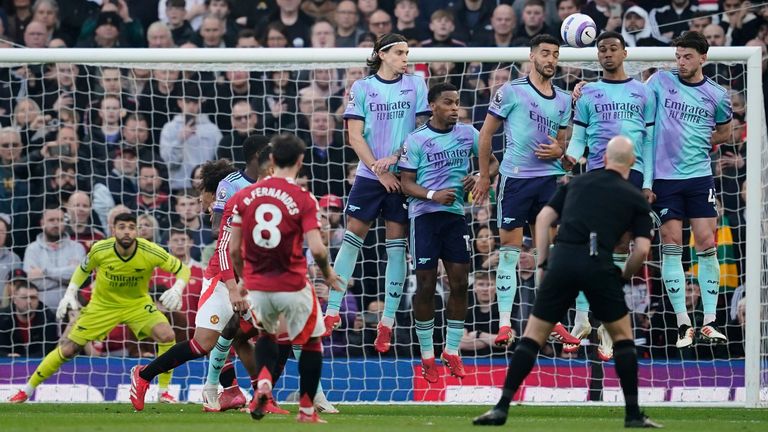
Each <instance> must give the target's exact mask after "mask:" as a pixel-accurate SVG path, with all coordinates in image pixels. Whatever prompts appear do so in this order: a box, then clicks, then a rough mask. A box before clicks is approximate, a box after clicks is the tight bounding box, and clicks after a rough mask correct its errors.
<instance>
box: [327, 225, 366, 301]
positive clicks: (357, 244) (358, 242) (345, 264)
mask: <svg viewBox="0 0 768 432" xmlns="http://www.w3.org/2000/svg"><path fill="white" fill-rule="evenodd" d="M362 247H363V239H361V238H360V237H358V236H356V235H355V234H353V233H352V232H350V231H347V232H345V233H344V241H343V242H342V243H341V248H340V249H339V253H338V254H337V255H336V261H334V262H333V269H334V270H335V271H336V274H338V275H339V279H341V283H342V285H343V286H342V288H343V290H342V291H336V290H331V292H330V293H329V294H328V307H327V309H326V311H325V314H326V315H333V316H336V315H338V314H339V309H340V308H341V301H342V300H343V299H344V294H346V293H347V283H348V282H349V278H351V277H352V273H353V272H354V271H355V265H356V264H357V256H358V255H359V254H360V248H362Z"/></svg>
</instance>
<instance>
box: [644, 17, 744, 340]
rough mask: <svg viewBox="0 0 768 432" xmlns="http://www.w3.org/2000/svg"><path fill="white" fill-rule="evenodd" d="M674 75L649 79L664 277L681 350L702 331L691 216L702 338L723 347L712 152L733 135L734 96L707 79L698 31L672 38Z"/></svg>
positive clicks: (705, 46)
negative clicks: (694, 307)
mask: <svg viewBox="0 0 768 432" xmlns="http://www.w3.org/2000/svg"><path fill="white" fill-rule="evenodd" d="M673 45H674V46H675V47H676V50H675V57H676V59H677V68H678V69H677V70H676V71H672V72H669V71H658V72H656V73H655V74H654V75H652V76H651V78H650V79H649V80H648V83H647V85H648V87H649V88H650V89H651V90H652V91H653V92H654V93H655V94H656V128H655V137H654V145H655V163H654V180H653V192H654V193H655V194H656V202H655V203H654V206H653V208H654V210H655V211H656V213H657V214H658V215H659V217H660V219H661V223H662V225H661V243H662V246H661V252H662V260H661V276H662V278H663V279H664V286H665V287H666V288H667V295H669V300H670V303H672V307H673V308H674V310H675V314H676V315H677V325H678V337H677V344H676V345H677V347H678V348H688V347H691V346H693V342H694V337H695V336H696V333H695V331H694V328H693V324H692V323H691V319H690V317H689V316H688V311H687V309H686V306H685V274H684V272H683V264H682V254H683V246H682V244H683V243H682V242H683V219H685V218H688V219H689V220H690V224H691V231H692V233H693V235H694V238H695V245H694V247H695V248H696V255H697V256H698V260H699V274H698V279H699V284H700V285H701V300H702V304H703V306H704V322H703V323H699V324H702V327H701V330H700V333H699V334H700V336H701V339H702V340H704V341H707V342H715V343H725V342H727V338H726V337H725V335H724V334H723V333H722V332H720V330H719V329H718V326H717V323H716V315H715V312H716V310H715V309H716V306H717V298H718V295H719V293H720V265H719V263H718V260H717V250H716V244H715V236H714V234H715V230H716V229H717V201H716V198H715V185H714V181H713V178H712V168H711V164H712V161H711V159H710V156H709V154H710V153H711V152H713V151H714V150H715V149H716V147H717V146H718V145H719V144H721V143H723V142H726V141H727V140H728V138H729V137H730V136H731V116H732V113H731V99H730V97H729V96H728V93H727V91H726V90H725V89H724V88H723V87H721V86H719V85H718V84H717V83H715V82H714V81H713V80H711V79H709V78H707V77H706V76H704V74H703V72H702V65H703V64H704V62H705V61H706V60H707V51H708V50H709V44H708V43H707V40H706V39H705V38H704V36H702V35H701V34H700V33H697V32H695V31H690V32H686V33H685V34H683V35H682V36H680V37H679V38H677V39H675V40H674V41H673Z"/></svg>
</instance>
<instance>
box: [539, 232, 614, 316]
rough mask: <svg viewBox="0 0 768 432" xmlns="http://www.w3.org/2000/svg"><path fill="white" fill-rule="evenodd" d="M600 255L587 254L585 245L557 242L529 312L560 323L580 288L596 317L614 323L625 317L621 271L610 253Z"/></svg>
mask: <svg viewBox="0 0 768 432" xmlns="http://www.w3.org/2000/svg"><path fill="white" fill-rule="evenodd" d="M601 255H605V256H601ZM601 255H598V256H595V257H591V256H589V250H588V248H587V245H571V244H562V243H558V244H556V245H555V247H554V248H553V249H552V253H551V255H550V257H549V259H548V260H547V261H548V265H547V267H548V269H547V272H546V274H545V275H544V280H542V281H541V286H540V287H539V289H538V290H537V291H536V300H535V302H534V304H533V312H532V314H533V315H535V316H536V317H537V318H540V319H543V320H544V321H547V322H550V323H556V322H559V321H560V320H562V319H563V316H564V315H565V314H566V312H568V309H569V308H570V307H571V305H572V304H573V301H574V300H575V299H576V296H577V295H578V294H579V291H584V295H586V296H587V300H589V305H590V309H591V310H592V314H593V315H594V317H595V319H598V320H600V321H603V322H613V321H616V320H618V319H620V318H622V317H624V315H626V314H627V312H629V309H627V303H626V301H625V300H624V280H623V279H622V277H621V270H620V269H619V268H618V267H617V266H616V265H615V264H613V259H612V256H611V254H610V253H608V254H604V253H601Z"/></svg>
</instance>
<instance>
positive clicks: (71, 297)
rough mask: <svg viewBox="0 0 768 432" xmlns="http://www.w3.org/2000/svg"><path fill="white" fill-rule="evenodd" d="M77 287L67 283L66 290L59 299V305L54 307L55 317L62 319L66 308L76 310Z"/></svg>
mask: <svg viewBox="0 0 768 432" xmlns="http://www.w3.org/2000/svg"><path fill="white" fill-rule="evenodd" d="M78 288H79V287H78V286H77V285H75V284H69V286H68V287H67V291H66V292H65V293H64V297H62V298H61V301H59V307H57V308H56V319H58V320H59V321H61V320H63V319H64V317H65V316H66V315H67V309H72V310H78V309H80V302H78V301H77V289H78Z"/></svg>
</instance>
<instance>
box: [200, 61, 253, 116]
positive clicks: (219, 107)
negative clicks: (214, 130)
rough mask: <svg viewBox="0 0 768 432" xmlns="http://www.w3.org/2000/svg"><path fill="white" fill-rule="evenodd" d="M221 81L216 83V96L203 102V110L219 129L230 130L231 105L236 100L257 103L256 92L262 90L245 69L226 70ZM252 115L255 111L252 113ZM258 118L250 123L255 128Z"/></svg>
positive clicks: (250, 103)
mask: <svg viewBox="0 0 768 432" xmlns="http://www.w3.org/2000/svg"><path fill="white" fill-rule="evenodd" d="M224 77H225V79H224V80H223V82H221V83H219V84H217V85H216V89H215V93H216V96H215V97H213V98H210V99H209V100H208V101H207V102H206V103H204V104H203V112H205V113H207V114H209V115H210V116H211V118H212V119H213V120H214V121H215V122H216V126H218V127H219V129H220V130H221V131H231V130H232V126H233V124H234V123H233V121H232V115H233V111H232V109H233V106H234V105H236V104H237V103H238V102H241V101H242V102H245V103H247V104H249V105H258V96H257V95H258V94H261V93H262V91H261V90H260V89H259V87H258V86H257V85H256V83H255V82H252V80H251V76H250V74H249V73H248V71H246V70H228V71H226V72H225V73H224ZM253 114H254V116H255V115H256V113H255V112H254V113H253ZM257 125H258V119H257V120H256V121H255V122H254V123H253V124H252V127H253V128H255V127H256V126H257Z"/></svg>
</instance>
